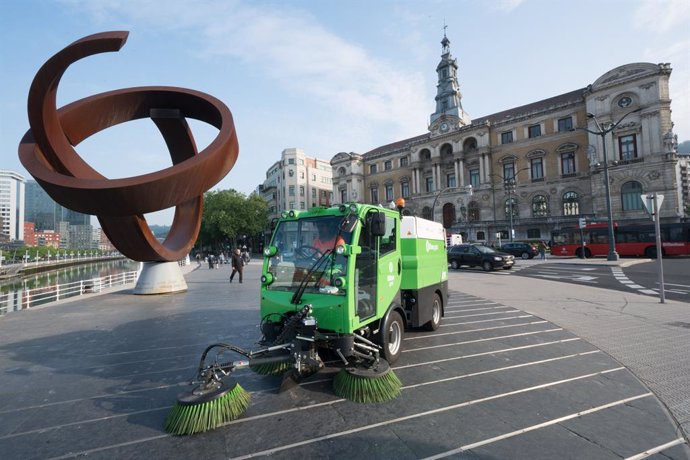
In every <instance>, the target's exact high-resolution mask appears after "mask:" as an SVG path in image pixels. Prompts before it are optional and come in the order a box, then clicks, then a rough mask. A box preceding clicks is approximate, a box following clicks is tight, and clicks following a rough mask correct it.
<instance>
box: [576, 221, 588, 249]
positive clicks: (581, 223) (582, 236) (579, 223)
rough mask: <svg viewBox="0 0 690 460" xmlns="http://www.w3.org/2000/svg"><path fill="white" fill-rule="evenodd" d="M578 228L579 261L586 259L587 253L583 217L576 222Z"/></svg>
mask: <svg viewBox="0 0 690 460" xmlns="http://www.w3.org/2000/svg"><path fill="white" fill-rule="evenodd" d="M577 223H578V226H579V227H580V244H581V245H582V249H581V250H580V258H581V259H586V258H587V253H586V252H585V232H584V228H585V227H586V226H587V219H585V218H584V217H580V218H579V219H578V221H577Z"/></svg>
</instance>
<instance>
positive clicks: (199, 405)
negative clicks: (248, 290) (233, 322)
mask: <svg viewBox="0 0 690 460" xmlns="http://www.w3.org/2000/svg"><path fill="white" fill-rule="evenodd" d="M403 203H404V202H402V201H400V202H399V203H398V209H397V210H396V209H387V208H383V207H381V206H373V205H367V204H360V203H349V204H343V205H339V206H332V207H317V208H312V209H310V210H308V211H297V210H291V211H288V212H284V213H283V214H282V216H281V218H280V219H279V220H278V221H277V222H276V224H275V227H274V229H273V234H272V237H271V241H270V244H269V245H268V246H266V247H265V249H264V262H263V272H262V276H261V325H260V326H261V333H262V338H261V340H260V342H259V344H258V345H259V347H258V348H257V349H255V350H243V349H241V348H239V347H236V346H233V345H229V344H223V343H218V344H213V345H210V346H209V347H207V348H206V350H205V351H204V353H203V354H202V357H201V360H200V363H199V368H198V375H197V379H196V381H195V382H194V384H195V385H196V387H195V388H194V389H193V390H191V391H189V392H186V393H184V394H182V395H180V396H179V397H178V401H177V404H176V405H175V407H174V408H173V410H172V411H171V413H170V415H169V417H168V420H167V422H166V430H167V431H169V432H171V433H174V434H191V433H196V432H200V431H206V430H209V429H212V428H215V427H217V426H218V425H221V424H223V423H226V422H228V421H230V420H233V419H235V418H237V417H239V416H240V415H241V414H242V413H243V412H244V410H246V408H247V406H248V404H249V395H248V394H247V392H246V391H244V390H243V389H242V387H241V386H240V385H239V383H237V381H235V380H234V379H233V378H231V377H230V374H231V373H232V371H234V370H237V369H240V368H244V367H249V368H251V369H252V370H254V371H255V372H257V373H260V374H265V375H276V374H280V375H282V376H283V384H282V385H281V389H286V388H289V387H291V386H293V385H295V384H296V383H298V382H299V381H300V380H302V379H304V378H306V377H308V376H310V375H312V374H314V373H316V372H318V371H319V370H320V369H322V368H323V367H324V366H325V364H324V360H325V361H326V363H327V364H328V366H339V367H341V370H340V372H339V373H337V374H336V376H335V378H334V381H333V388H334V392H335V394H337V395H338V396H340V397H343V398H346V399H349V400H352V401H356V402H363V403H366V402H382V401H386V400H390V399H393V398H395V397H396V396H398V395H399V393H400V387H401V382H400V381H399V380H398V378H397V377H396V376H395V374H394V373H393V371H392V370H391V367H390V364H392V363H394V362H395V361H396V360H397V359H398V357H399V356H400V353H401V351H402V340H403V334H404V332H405V329H406V328H424V329H427V330H436V329H437V328H438V327H439V324H440V322H441V318H442V316H443V314H444V306H445V305H446V304H447V300H448V281H447V277H448V263H447V256H446V249H445V233H444V230H443V227H442V226H441V225H440V224H439V223H436V222H431V221H429V220H425V219H421V218H419V217H414V216H403V215H402V210H403V206H404V204H403ZM228 352H234V353H237V354H240V355H242V359H241V360H238V361H224V360H223V358H222V357H221V356H225V354H226V353H228ZM211 353H215V356H216V357H215V358H214V359H210V358H209V355H210V354H211Z"/></svg>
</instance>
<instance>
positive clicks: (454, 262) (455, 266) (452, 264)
mask: <svg viewBox="0 0 690 460" xmlns="http://www.w3.org/2000/svg"><path fill="white" fill-rule="evenodd" d="M450 268H452V269H453V270H457V269H458V268H460V264H459V263H458V261H457V260H451V261H450Z"/></svg>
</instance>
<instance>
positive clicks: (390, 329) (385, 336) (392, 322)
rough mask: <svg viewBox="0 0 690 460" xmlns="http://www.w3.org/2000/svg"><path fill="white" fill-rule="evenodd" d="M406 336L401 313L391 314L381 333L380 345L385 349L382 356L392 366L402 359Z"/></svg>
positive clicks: (393, 312) (394, 312)
mask: <svg viewBox="0 0 690 460" xmlns="http://www.w3.org/2000/svg"><path fill="white" fill-rule="evenodd" d="M404 334H405V323H404V322H403V319H402V317H401V316H400V313H398V312H397V311H392V312H390V314H389V315H388V318H387V319H386V324H384V325H383V327H382V328H381V330H380V331H379V345H381V348H382V349H383V350H382V351H381V354H382V355H383V357H384V358H385V359H386V361H388V362H389V363H390V364H393V363H394V362H396V361H397V360H398V358H399V357H400V353H401V352H402V341H403V335H404Z"/></svg>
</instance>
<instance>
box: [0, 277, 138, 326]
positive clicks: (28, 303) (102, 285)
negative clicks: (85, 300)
mask: <svg viewBox="0 0 690 460" xmlns="http://www.w3.org/2000/svg"><path fill="white" fill-rule="evenodd" d="M138 276H139V272H138V271H130V272H122V273H117V274H115V275H107V276H103V277H101V278H91V279H87V280H81V281H73V282H71V283H64V284H53V285H51V286H43V287H37V288H33V289H26V290H23V289H20V290H17V291H14V292H8V293H3V294H0V316H2V315H5V314H7V313H9V312H12V311H18V310H25V309H29V308H32V307H36V306H39V305H44V304H47V303H50V302H56V301H58V300H63V299H67V298H69V297H75V296H80V295H84V294H93V293H98V292H101V291H102V290H104V289H108V288H112V287H116V286H122V285H125V284H133V283H135V282H136V281H137V277H138Z"/></svg>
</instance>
